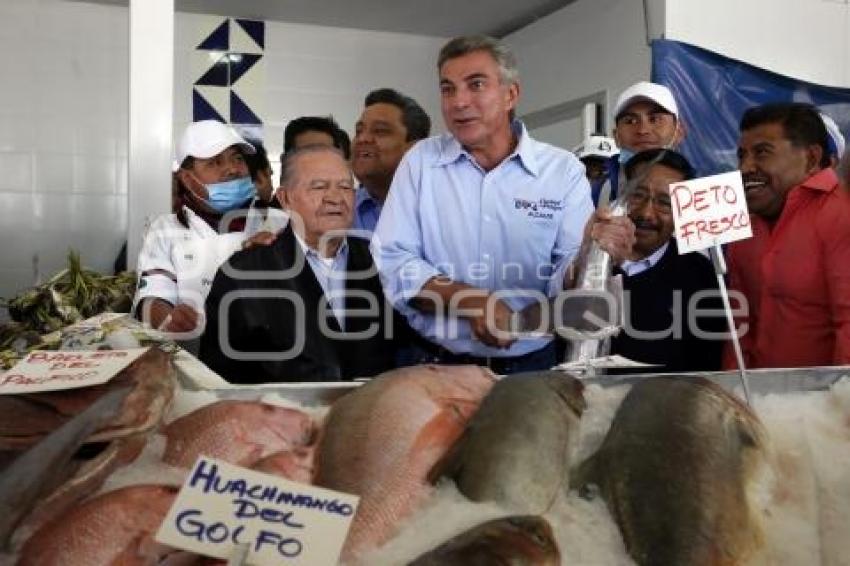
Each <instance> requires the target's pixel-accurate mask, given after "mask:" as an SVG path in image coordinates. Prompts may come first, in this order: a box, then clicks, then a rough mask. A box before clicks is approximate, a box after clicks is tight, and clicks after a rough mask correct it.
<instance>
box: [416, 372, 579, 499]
mask: <svg viewBox="0 0 850 566" xmlns="http://www.w3.org/2000/svg"><path fill="white" fill-rule="evenodd" d="M583 389H584V386H583V385H582V384H581V382H579V381H578V380H577V379H575V378H574V377H572V376H570V375H567V374H565V373H561V372H554V371H545V372H534V373H525V374H515V375H512V376H509V377H506V378H503V379H502V380H500V381H499V382H498V383H496V385H495V386H494V387H493V389H492V390H491V391H490V393H489V394H488V395H487V397H485V398H484V401H483V402H482V403H481V407H480V408H479V409H478V412H476V413H475V415H474V416H473V417H472V420H471V421H470V424H469V425H468V426H467V428H466V430H465V431H464V434H463V436H462V437H461V439H460V440H459V441H458V443H457V444H456V445H455V446H454V447H453V448H452V450H451V451H450V452H449V454H448V455H447V457H446V458H445V460H444V461H443V462H441V463H439V464H438V465H437V466H435V469H434V470H433V472H432V474H431V478H432V479H436V478H437V477H439V476H440V475H444V476H448V477H451V478H453V479H454V480H455V482H456V483H457V486H458V489H459V490H460V491H461V493H463V494H464V495H465V496H466V497H467V498H469V499H471V500H472V501H494V502H496V503H499V504H502V505H505V506H507V507H509V508H510V509H513V510H515V511H517V512H520V513H544V512H545V511H546V510H547V509H549V507H550V506H551V504H552V502H553V501H554V499H555V497H556V495H557V494H558V489H559V488H560V487H561V486H563V485H565V482H566V478H567V477H568V471H569V467H570V448H571V446H572V442H573V440H574V439H575V438H577V435H578V429H579V419H580V417H581V414H582V412H583V411H584V409H585V407H586V404H585V400H584V396H583V395H582V390H583Z"/></svg>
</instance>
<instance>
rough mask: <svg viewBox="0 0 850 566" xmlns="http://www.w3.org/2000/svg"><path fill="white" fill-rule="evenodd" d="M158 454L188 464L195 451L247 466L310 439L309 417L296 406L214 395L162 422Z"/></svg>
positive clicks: (194, 455)
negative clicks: (161, 447) (162, 442)
mask: <svg viewBox="0 0 850 566" xmlns="http://www.w3.org/2000/svg"><path fill="white" fill-rule="evenodd" d="M162 433H163V434H164V435H165V437H166V438H167V444H166V447H165V454H164V456H163V460H164V461H165V462H166V463H167V464H171V465H172V466H179V467H182V468H191V467H192V465H193V464H194V463H195V460H197V458H198V456H200V455H202V454H203V455H204V456H208V457H210V458H218V459H220V460H224V461H225V462H229V463H231V464H237V465H240V466H246V467H251V466H253V465H254V464H255V463H257V462H258V461H259V460H261V459H263V458H265V457H267V456H270V455H272V454H274V453H275V452H280V451H283V450H291V449H293V448H296V447H300V446H306V445H308V444H310V442H311V441H312V439H313V436H314V423H313V420H312V419H311V418H310V416H309V415H307V414H306V413H302V412H301V411H298V410H295V409H287V408H285V407H277V406H275V405H269V404H266V403H261V402H259V401H217V402H215V403H211V404H209V405H206V406H205V407H201V408H200V409H198V410H196V411H193V412H191V413H189V414H187V415H184V416H182V417H180V418H179V419H177V420H175V421H173V422H172V423H170V424H169V425H168V426H166V427H165V428H164V429H163V430H162Z"/></svg>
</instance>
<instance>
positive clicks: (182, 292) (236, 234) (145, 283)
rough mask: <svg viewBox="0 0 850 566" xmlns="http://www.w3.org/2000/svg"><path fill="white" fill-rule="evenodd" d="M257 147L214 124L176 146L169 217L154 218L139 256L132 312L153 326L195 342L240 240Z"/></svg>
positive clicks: (197, 127) (192, 129)
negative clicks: (216, 279)
mask: <svg viewBox="0 0 850 566" xmlns="http://www.w3.org/2000/svg"><path fill="white" fill-rule="evenodd" d="M254 152H255V150H254V147H253V146H252V145H251V144H249V143H248V142H246V141H245V140H244V139H243V138H242V137H241V136H239V134H237V133H236V132H235V131H234V130H233V129H232V128H231V127H229V126H226V125H225V124H222V123H221V122H218V121H215V120H204V121H201V122H194V123H192V124H189V126H187V127H186V130H185V131H184V133H183V136H182V137H181V139H180V142H179V144H178V146H177V160H176V165H177V168H176V171H175V173H174V176H173V184H174V186H173V195H172V196H173V205H174V210H173V213H172V214H167V215H163V216H160V217H158V218H156V219H155V220H154V221H153V222H152V223H151V225H150V227H149V228H148V231H147V233H146V234H145V239H144V243H143V246H142V250H141V252H140V253H139V260H138V266H137V270H138V273H139V284H138V288H137V291H136V297H135V300H134V312H135V313H136V316H138V317H139V318H140V319H141V320H143V321H145V322H147V323H149V324H150V325H151V326H152V327H154V328H158V329H161V330H164V331H167V332H173V333H180V334H182V335H183V336H182V338H192V337H194V336H193V333H194V334H196V333H197V332H196V331H197V330H199V322H200V315H199V313H201V312H203V305H204V300H205V298H206V295H207V293H208V292H209V288H210V285H211V284H212V278H213V275H214V274H215V272H216V270H217V269H218V266H219V265H220V264H221V263H222V262H223V261H224V260H226V259H227V258H228V257H229V256H230V255H231V254H232V253H233V252H234V251H236V250H237V249H239V246H240V244H241V242H242V240H243V239H244V234H243V230H244V227H245V215H244V214H242V215H239V214H232V213H234V211H238V210H241V209H246V208H248V207H249V206H250V205H251V202H252V201H253V200H254V197H255V194H256V190H255V188H254V183H253V182H252V180H251V176H250V174H249V170H248V166H247V164H246V162H245V155H246V154H253V153H254Z"/></svg>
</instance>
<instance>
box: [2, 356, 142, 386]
mask: <svg viewBox="0 0 850 566" xmlns="http://www.w3.org/2000/svg"><path fill="white" fill-rule="evenodd" d="M147 350H148V349H147V348H135V349H132V350H96V351H60V352H55V351H40V352H30V353H29V354H28V355H27V357H26V358H24V359H23V360H21V361H19V362H18V363H17V364H15V367H13V368H12V369H10V370H9V371H7V372H6V373H4V374H2V375H0V395H10V394H14V393H36V392H39V391H58V390H60V389H76V388H79V387H89V386H91V385H100V384H101V383H106V382H107V381H109V380H110V379H112V378H113V377H114V376H115V375H117V374H118V372H120V371H121V370H122V369H124V368H125V367H127V366H128V365H130V364H131V363H133V362H134V361H135V360H136V358H138V357H139V356H141V355H142V354H144V353H145V352H146V351H147Z"/></svg>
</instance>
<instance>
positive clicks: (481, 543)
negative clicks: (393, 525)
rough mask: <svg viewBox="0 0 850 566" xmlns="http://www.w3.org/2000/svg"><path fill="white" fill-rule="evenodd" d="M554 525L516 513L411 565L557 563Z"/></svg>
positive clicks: (466, 534) (462, 536)
mask: <svg viewBox="0 0 850 566" xmlns="http://www.w3.org/2000/svg"><path fill="white" fill-rule="evenodd" d="M560 563H561V555H560V552H559V551H558V545H557V543H556V542H555V538H554V536H553V535H552V528H551V527H550V526H549V523H548V522H547V521H546V519H544V518H543V517H536V516H531V515H529V516H514V517H502V518H501V519H494V520H492V521H487V522H486V523H482V524H480V525H478V526H476V527H473V528H471V529H469V530H468V531H464V532H463V533H461V534H459V535H457V536H456V537H453V538H451V539H450V540H448V541H446V542H445V543H443V544H441V545H440V546H438V547H437V548H435V549H433V550H431V551H429V552H427V553H425V554H423V555H421V556H419V557H418V558H417V559H416V560H414V561H413V562H411V563H410V564H409V565H408V566H493V565H494V564H495V565H498V564H505V565H510V566H557V565H559V564H560Z"/></svg>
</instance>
